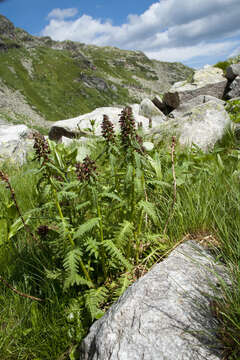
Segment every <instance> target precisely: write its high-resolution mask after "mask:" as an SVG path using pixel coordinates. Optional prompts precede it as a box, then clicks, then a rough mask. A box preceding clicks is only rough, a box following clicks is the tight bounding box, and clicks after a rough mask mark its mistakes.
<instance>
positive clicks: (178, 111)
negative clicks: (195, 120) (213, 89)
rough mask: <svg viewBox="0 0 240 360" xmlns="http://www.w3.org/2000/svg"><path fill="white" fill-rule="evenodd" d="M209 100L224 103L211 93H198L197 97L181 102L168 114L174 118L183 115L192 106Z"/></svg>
mask: <svg viewBox="0 0 240 360" xmlns="http://www.w3.org/2000/svg"><path fill="white" fill-rule="evenodd" d="M209 101H215V102H216V103H218V104H222V105H225V101H223V100H220V99H218V98H216V97H214V96H211V95H198V96H197V97H194V98H193V99H191V100H189V101H188V102H186V103H183V104H181V105H180V106H179V107H178V108H176V109H175V110H173V111H172V112H171V113H170V114H169V116H170V117H172V118H176V117H179V116H182V115H184V114H185V113H187V112H189V111H190V110H191V109H192V108H193V107H195V106H197V105H201V104H205V103H207V102H209Z"/></svg>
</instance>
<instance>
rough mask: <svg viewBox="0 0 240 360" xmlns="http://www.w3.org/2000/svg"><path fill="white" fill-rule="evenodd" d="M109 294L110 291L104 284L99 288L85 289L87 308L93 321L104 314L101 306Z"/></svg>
mask: <svg viewBox="0 0 240 360" xmlns="http://www.w3.org/2000/svg"><path fill="white" fill-rule="evenodd" d="M107 294H108V291H107V289H106V288H105V287H104V286H101V287H99V288H98V289H91V290H87V291H85V293H84V299H85V307H86V308H87V310H88V312H89V314H90V316H91V319H92V321H93V320H94V319H99V318H100V317H101V316H102V315H103V311H102V310H101V309H100V307H99V306H100V304H102V303H103V302H104V301H105V299H106V297H107Z"/></svg>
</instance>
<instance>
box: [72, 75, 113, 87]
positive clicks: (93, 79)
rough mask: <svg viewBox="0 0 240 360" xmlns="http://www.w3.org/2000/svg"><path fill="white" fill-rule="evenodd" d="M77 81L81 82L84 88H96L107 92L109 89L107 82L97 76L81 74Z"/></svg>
mask: <svg viewBox="0 0 240 360" xmlns="http://www.w3.org/2000/svg"><path fill="white" fill-rule="evenodd" d="M77 81H82V82H83V83H84V84H85V85H86V86H88V87H90V88H96V89H98V90H100V91H107V90H108V88H109V87H108V84H107V82H106V81H105V80H104V79H102V78H99V77H97V76H89V75H86V74H82V75H81V77H80V79H77Z"/></svg>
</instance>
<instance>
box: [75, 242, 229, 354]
mask: <svg viewBox="0 0 240 360" xmlns="http://www.w3.org/2000/svg"><path fill="white" fill-rule="evenodd" d="M219 277H220V278H221V277H225V279H226V278H227V276H226V268H224V266H223V265H221V264H217V263H216V261H215V259H214V257H213V256H212V255H210V253H208V251H206V250H204V249H203V248H202V247H201V246H200V245H198V244H196V243H195V242H193V241H188V242H186V243H183V244H181V245H180V246H179V247H178V248H176V249H175V250H174V251H173V252H172V253H171V254H170V255H169V256H168V258H167V259H166V260H164V261H163V262H161V263H160V264H156V265H155V266H154V267H153V268H152V270H150V271H149V272H148V273H147V274H146V275H144V276H143V277H142V278H140V279H139V280H138V281H137V282H135V283H134V284H133V285H132V286H131V287H130V288H128V289H127V291H126V292H125V293H124V294H123V295H122V296H121V297H120V298H119V300H118V301H117V302H116V303H115V304H114V305H112V306H111V308H110V309H109V310H108V311H107V313H106V314H105V315H104V316H103V317H102V318H101V319H100V320H98V321H96V322H95V323H94V324H93V325H92V327H91V328H90V331H89V334H88V335H87V337H86V338H85V339H84V340H83V342H82V344H81V346H80V358H79V359H80V360H139V359H145V360H160V359H164V360H173V359H174V360H183V359H184V360H206V359H208V360H220V359H222V355H221V344H220V343H219V341H218V339H217V336H216V332H217V327H218V322H217V319H216V318H215V317H214V316H213V313H212V312H211V299H212V297H213V296H214V295H219V293H218V291H217V288H218V285H219ZM213 288H214V289H216V290H213Z"/></svg>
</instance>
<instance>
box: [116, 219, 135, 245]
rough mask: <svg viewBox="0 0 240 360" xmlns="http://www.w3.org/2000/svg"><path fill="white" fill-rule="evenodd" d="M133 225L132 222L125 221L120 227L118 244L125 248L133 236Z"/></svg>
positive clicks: (117, 236) (117, 237)
mask: <svg viewBox="0 0 240 360" xmlns="http://www.w3.org/2000/svg"><path fill="white" fill-rule="evenodd" d="M133 229H134V227H133V224H132V223H131V222H130V221H127V220H124V222H123V223H122V224H120V226H119V230H118V232H117V233H116V234H115V241H116V244H117V245H118V246H119V247H120V248H123V247H124V245H125V243H126V241H128V240H129V238H131V237H132V236H133Z"/></svg>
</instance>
